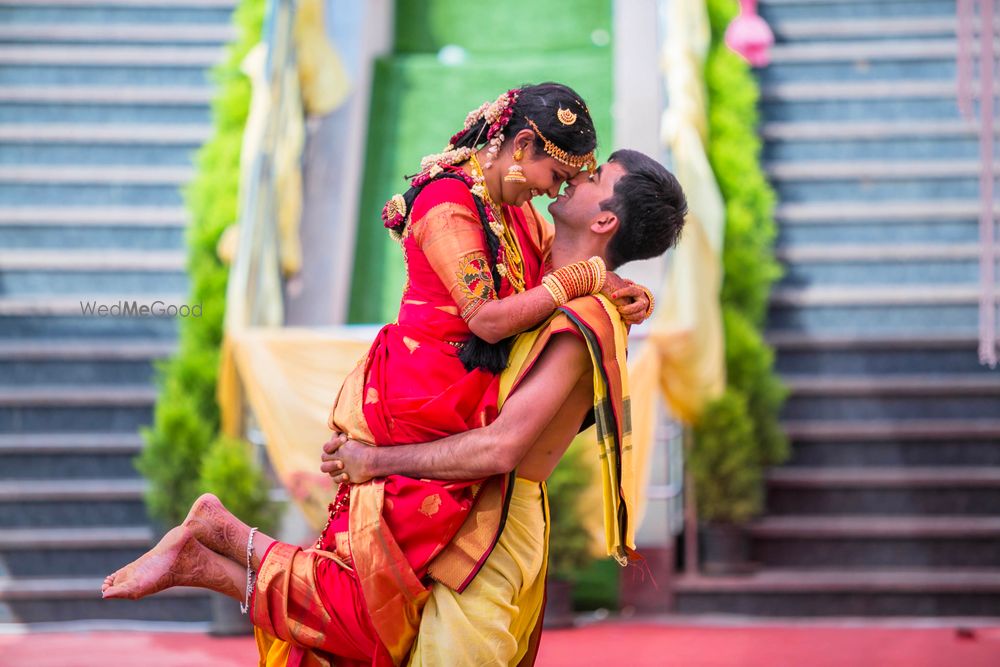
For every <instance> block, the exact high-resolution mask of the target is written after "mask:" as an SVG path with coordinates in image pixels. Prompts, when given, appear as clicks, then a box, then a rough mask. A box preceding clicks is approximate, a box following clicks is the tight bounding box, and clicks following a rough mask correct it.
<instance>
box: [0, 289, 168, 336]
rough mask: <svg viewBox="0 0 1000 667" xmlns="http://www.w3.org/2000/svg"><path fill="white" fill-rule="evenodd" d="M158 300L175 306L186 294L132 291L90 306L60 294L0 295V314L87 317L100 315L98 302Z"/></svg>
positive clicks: (106, 303) (152, 301)
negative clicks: (18, 297)
mask: <svg viewBox="0 0 1000 667" xmlns="http://www.w3.org/2000/svg"><path fill="white" fill-rule="evenodd" d="M158 301H159V302H162V303H163V304H164V306H165V307H170V306H176V307H179V306H181V305H184V304H185V303H186V297H185V296H183V295H181V294H136V295H131V294H130V295H124V296H120V297H118V298H116V299H114V300H108V299H104V300H100V301H96V300H95V301H93V303H94V304H95V305H94V306H93V307H91V305H90V303H91V302H89V301H86V300H84V301H81V300H80V299H79V298H74V297H69V298H64V297H60V296H49V297H45V298H41V299H39V298H35V299H8V298H2V299H0V316H8V317H11V316H13V317H17V316H21V317H24V316H29V315H49V316H59V315H62V316H71V315H77V316H89V317H98V318H99V317H101V316H100V315H99V314H98V313H97V311H96V308H98V307H99V306H101V305H107V306H109V307H110V306H112V305H119V304H123V305H121V307H122V308H124V307H125V305H128V306H129V308H131V307H132V306H131V304H132V303H133V302H134V303H136V304H137V306H139V307H141V306H142V305H152V304H153V303H155V302H158ZM157 317H159V316H158V315H157V316H151V319H156V318H157ZM13 337H15V338H25V337H26V336H13Z"/></svg>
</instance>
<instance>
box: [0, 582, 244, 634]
mask: <svg viewBox="0 0 1000 667" xmlns="http://www.w3.org/2000/svg"><path fill="white" fill-rule="evenodd" d="M103 579H104V577H102V576H99V577H94V576H89V577H31V578H28V577H24V578H12V577H2V578H0V608H2V609H3V613H4V616H3V617H2V618H0V621H3V622H7V623H39V622H60V621H78V620H99V619H129V620H142V621H176V620H177V619H183V620H185V621H207V620H208V619H209V618H210V617H211V611H210V607H209V597H208V595H207V594H206V593H205V591H202V590H199V589H192V588H172V589H170V590H167V591H163V592H161V593H158V594H156V595H155V596H152V597H149V598H146V599H144V600H102V599H101V595H100V591H101V582H102V581H103ZM234 604H235V603H234Z"/></svg>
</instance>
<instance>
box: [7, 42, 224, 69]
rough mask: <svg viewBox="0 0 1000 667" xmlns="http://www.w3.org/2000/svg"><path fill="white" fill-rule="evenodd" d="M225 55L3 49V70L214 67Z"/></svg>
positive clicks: (196, 50)
mask: <svg viewBox="0 0 1000 667" xmlns="http://www.w3.org/2000/svg"><path fill="white" fill-rule="evenodd" d="M223 55H224V52H223V51H222V49H220V48H218V47H192V46H188V47H185V48H175V47H164V46H160V47H151V46H148V45H147V46H142V47H132V46H48V45H34V44H32V45H27V46H26V45H17V46H4V45H0V66H4V65H72V66H76V67H79V66H83V67H121V66H127V67H151V66H157V65H159V66H164V67H180V66H195V67H212V66H213V65H215V64H216V63H218V62H220V61H221V60H222V57H223Z"/></svg>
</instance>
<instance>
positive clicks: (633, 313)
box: [601, 271, 653, 325]
mask: <svg viewBox="0 0 1000 667" xmlns="http://www.w3.org/2000/svg"><path fill="white" fill-rule="evenodd" d="M601 294H603V295H604V296H606V297H608V298H609V299H611V300H612V301H613V302H614V304H615V306H616V307H617V308H618V314H619V315H621V316H622V319H623V320H625V323H626V324H630V325H631V324H642V323H643V322H645V321H646V320H647V319H648V318H649V316H650V315H652V314H653V309H652V308H651V305H652V298H653V296H652V294H650V292H649V290H648V289H646V288H645V287H643V286H642V285H639V284H637V283H634V282H632V281H631V280H626V279H624V278H622V277H620V276H619V275H618V274H617V273H614V272H612V271H608V273H607V277H606V278H605V280H604V288H603V289H602V290H601Z"/></svg>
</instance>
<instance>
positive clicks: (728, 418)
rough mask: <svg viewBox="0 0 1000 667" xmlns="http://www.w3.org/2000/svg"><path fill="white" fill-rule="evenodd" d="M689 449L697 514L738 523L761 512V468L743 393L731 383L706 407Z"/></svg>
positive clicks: (711, 521) (707, 520) (703, 519)
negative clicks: (692, 445) (692, 444)
mask: <svg viewBox="0 0 1000 667" xmlns="http://www.w3.org/2000/svg"><path fill="white" fill-rule="evenodd" d="M694 438H695V446H694V447H692V449H691V451H690V453H689V454H688V470H690V472H691V476H692V479H693V480H694V488H695V490H696V495H697V504H698V519H699V520H700V521H704V522H708V523H741V522H744V521H746V520H748V519H750V518H752V517H753V516H754V515H755V514H757V513H758V512H759V511H760V508H761V497H762V488H761V467H760V465H759V463H758V461H757V456H758V454H757V447H756V445H755V443H754V433H753V423H752V421H751V419H750V415H749V412H748V410H747V401H746V398H745V397H744V396H743V395H742V394H740V392H739V391H738V390H736V389H733V388H729V389H727V390H726V392H725V393H724V394H723V395H722V396H721V397H720V398H717V399H716V400H714V401H712V402H711V403H709V404H708V405H707V406H706V407H705V412H704V414H703V417H702V419H701V421H700V422H699V423H698V425H696V426H695V428H694Z"/></svg>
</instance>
